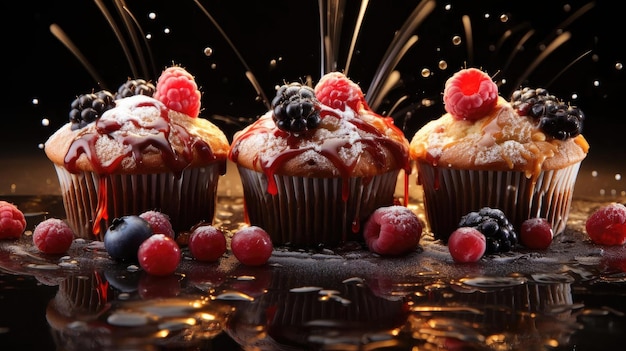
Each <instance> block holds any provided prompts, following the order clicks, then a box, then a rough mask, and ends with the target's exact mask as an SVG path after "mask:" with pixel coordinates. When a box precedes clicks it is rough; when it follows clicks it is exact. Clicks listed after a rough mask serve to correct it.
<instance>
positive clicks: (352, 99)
mask: <svg viewBox="0 0 626 351" xmlns="http://www.w3.org/2000/svg"><path fill="white" fill-rule="evenodd" d="M315 96H317V99H318V100H319V101H320V102H321V103H322V104H324V105H326V106H330V107H332V108H336V109H340V110H342V111H345V110H346V105H348V106H349V107H350V108H352V109H353V110H354V111H358V110H359V109H360V107H361V106H364V107H366V108H369V107H368V106H367V103H366V102H365V97H364V96H363V92H362V91H361V88H360V87H359V86H358V85H357V84H355V83H354V82H352V81H351V80H350V79H348V77H346V76H345V75H344V74H343V73H340V72H331V73H328V74H326V75H324V76H323V77H322V78H321V79H320V81H319V82H318V83H317V85H316V86H315Z"/></svg>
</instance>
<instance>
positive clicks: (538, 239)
mask: <svg viewBox="0 0 626 351" xmlns="http://www.w3.org/2000/svg"><path fill="white" fill-rule="evenodd" d="M553 236H554V233H553V232H552V226H551V225H550V222H548V220H547V219H545V218H529V219H527V220H525V221H524V222H522V227H521V229H520V234H519V240H520V242H521V243H522V245H524V246H525V247H527V248H529V249H538V250H543V249H547V248H548V247H549V246H550V244H551V243H552V237H553Z"/></svg>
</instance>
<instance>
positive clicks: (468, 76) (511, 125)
mask: <svg viewBox="0 0 626 351" xmlns="http://www.w3.org/2000/svg"><path fill="white" fill-rule="evenodd" d="M444 103H445V108H446V111H447V112H446V113H445V114H444V115H443V116H441V117H440V118H438V119H436V120H433V121H430V122H428V123H427V124H426V125H424V126H423V127H422V128H421V129H420V130H418V131H417V133H416V134H415V135H414V136H413V138H412V140H411V145H410V157H411V159H412V160H414V161H415V163H416V165H417V170H418V183H419V184H421V186H422V187H423V190H424V205H425V208H426V212H427V217H428V222H429V226H430V228H431V231H432V232H433V233H434V235H435V237H436V238H440V239H443V240H444V241H447V238H448V237H449V235H450V234H451V233H452V231H454V229H456V227H457V225H458V224H459V220H460V218H461V217H462V216H463V215H465V214H467V213H469V212H471V211H478V210H479V209H481V208H483V207H492V208H499V209H501V210H502V211H503V212H504V213H505V215H506V216H507V218H508V219H509V220H510V221H511V222H512V224H513V226H514V228H515V229H516V230H517V231H519V229H520V226H521V223H522V221H524V220H525V219H528V218H531V217H544V218H547V219H548V220H549V221H550V223H551V225H552V227H553V230H554V233H555V235H557V234H559V233H561V232H562V231H563V230H564V228H565V225H566V222H567V218H568V214H569V209H570V204H571V199H572V195H573V191H574V184H575V181H576V176H577V173H578V169H579V167H580V163H581V162H582V160H583V159H584V158H585V157H586V155H587V153H588V150H589V145H588V143H587V141H586V140H585V138H584V137H583V136H582V134H581V132H582V122H583V120H584V115H583V113H582V112H581V111H580V110H579V109H578V108H576V107H575V106H570V105H568V104H565V103H563V102H562V101H560V100H558V99H557V98H556V97H554V96H552V95H549V94H548V92H547V91H546V90H545V89H530V88H524V89H520V90H517V91H516V92H515V93H514V94H513V96H512V98H511V101H507V100H506V99H504V98H503V97H501V96H499V95H498V88H497V86H496V84H495V83H494V82H493V81H492V80H491V78H490V77H489V76H488V75H486V74H485V73H484V72H482V71H480V70H478V69H476V68H468V69H463V70H461V71H459V72H457V73H456V74H455V75H454V76H452V77H451V78H450V79H448V81H447V82H446V87H445V90H444Z"/></svg>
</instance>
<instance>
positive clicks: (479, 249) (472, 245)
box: [448, 227, 487, 263]
mask: <svg viewBox="0 0 626 351" xmlns="http://www.w3.org/2000/svg"><path fill="white" fill-rule="evenodd" d="M486 249H487V240H486V238H485V235H484V234H483V233H481V232H479V231H478V230H477V229H476V228H473V227H460V228H457V229H456V230H455V231H454V232H452V234H450V238H449V239H448V250H450V255H451V256H452V259H453V260H454V261H455V262H459V263H466V262H477V261H478V260H480V258H481V257H483V255H484V254H485V250H486Z"/></svg>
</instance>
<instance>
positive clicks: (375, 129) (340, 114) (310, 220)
mask: <svg viewBox="0 0 626 351" xmlns="http://www.w3.org/2000/svg"><path fill="white" fill-rule="evenodd" d="M408 147H409V143H408V140H407V139H406V137H405V136H404V133H403V132H402V131H401V130H400V129H399V128H397V127H396V126H395V125H394V123H393V119H391V118H390V117H383V116H380V115H378V114H376V113H375V112H374V111H372V110H371V109H370V108H369V106H368V105H367V103H366V101H365V99H364V96H363V93H362V91H361V89H360V87H359V86H358V85H357V84H355V83H354V82H352V81H351V80H350V79H348V78H347V77H346V76H345V75H344V74H342V73H339V72H332V73H328V74H326V75H324V76H323V77H322V79H321V80H320V81H319V82H318V84H317V85H316V86H315V89H312V88H311V87H308V86H305V85H302V84H299V83H291V84H286V85H283V86H282V87H281V88H280V89H278V91H277V95H276V97H275V98H274V100H273V101H272V110H270V111H268V112H266V113H265V114H263V115H262V116H261V117H260V118H259V119H258V120H256V121H255V122H254V123H252V124H251V125H249V126H247V127H246V128H244V129H242V130H240V131H238V132H236V133H235V135H234V137H233V141H232V143H231V148H230V152H229V159H230V160H231V161H233V162H234V163H235V164H236V165H237V169H238V171H239V174H240V177H241V182H242V186H243V193H244V201H245V212H246V213H245V214H246V219H247V221H248V222H249V223H250V224H252V225H257V226H260V227H262V228H264V229H265V230H266V231H267V232H268V233H269V234H270V236H271V238H272V241H273V243H274V245H286V246H292V247H312V246H319V245H321V246H327V247H334V246H339V245H341V244H343V243H346V242H348V241H355V240H356V241H360V240H362V233H361V225H362V224H363V222H364V221H365V220H366V219H367V217H368V216H369V215H370V214H371V213H372V212H373V211H374V210H375V209H377V208H379V207H382V206H388V205H392V204H394V192H395V186H396V182H397V180H398V175H399V172H400V171H402V170H404V171H405V172H406V173H407V174H408V173H409V172H410V169H411V168H410V165H409V158H408ZM405 198H406V196H405Z"/></svg>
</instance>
